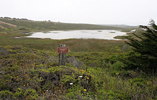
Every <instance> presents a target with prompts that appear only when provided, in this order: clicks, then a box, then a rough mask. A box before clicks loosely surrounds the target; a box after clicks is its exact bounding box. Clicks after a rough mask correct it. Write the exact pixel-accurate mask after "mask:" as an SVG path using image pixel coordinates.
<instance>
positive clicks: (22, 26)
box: [0, 17, 133, 30]
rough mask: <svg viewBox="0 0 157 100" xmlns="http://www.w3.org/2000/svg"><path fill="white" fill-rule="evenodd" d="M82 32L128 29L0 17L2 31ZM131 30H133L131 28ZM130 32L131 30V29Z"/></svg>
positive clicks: (113, 26)
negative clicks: (83, 30) (85, 30)
mask: <svg viewBox="0 0 157 100" xmlns="http://www.w3.org/2000/svg"><path fill="white" fill-rule="evenodd" d="M13 28H14V29H17V30H80V29H89V30H92V29H99V30H102V29H114V30H123V29H124V28H126V27H122V26H119V25H118V26H115V25H93V24H71V23H60V22H51V21H33V20H28V19H25V18H22V19H19V18H10V17H0V30H6V29H13ZM129 28H132V29H133V27H131V26H129ZM129 30H130V29H129Z"/></svg>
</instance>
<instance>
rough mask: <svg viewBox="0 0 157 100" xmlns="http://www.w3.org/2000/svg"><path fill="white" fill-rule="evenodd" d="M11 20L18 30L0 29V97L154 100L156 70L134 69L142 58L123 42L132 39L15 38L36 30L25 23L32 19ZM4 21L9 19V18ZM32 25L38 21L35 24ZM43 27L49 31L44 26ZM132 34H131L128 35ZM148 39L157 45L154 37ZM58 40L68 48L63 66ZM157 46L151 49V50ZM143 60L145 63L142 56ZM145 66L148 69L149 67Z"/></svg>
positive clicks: (156, 96) (156, 79) (156, 86)
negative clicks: (61, 64) (58, 50)
mask: <svg viewBox="0 0 157 100" xmlns="http://www.w3.org/2000/svg"><path fill="white" fill-rule="evenodd" d="M1 20H2V19H1ZM3 21H4V19H3ZM13 21H14V20H11V24H16V25H17V26H16V28H12V27H11V28H9V27H8V28H6V29H2V30H1V31H0V32H1V34H0V46H1V47H0V98H1V99H3V100H6V99H8V100H11V99H12V100H17V99H19V100H20V99H26V100H33V99H37V100H44V99H45V100H60V99H64V100H69V99H71V100H75V99H76V100H90V99H92V100H103V99H104V100H108V99H110V100H156V99H157V95H156V93H157V77H156V74H154V73H151V72H145V71H143V70H141V69H139V68H138V67H137V66H139V65H138V62H140V61H142V60H138V59H136V57H139V58H140V57H141V54H140V53H137V52H135V51H134V50H133V49H132V47H130V46H129V44H128V45H126V43H125V41H128V43H130V42H129V40H126V39H125V40H118V41H117V40H97V39H66V40H51V39H36V38H33V39H30V38H18V39H17V38H15V37H20V36H28V35H29V34H25V33H26V32H30V31H35V30H36V28H34V27H35V26H29V25H30V23H31V21H25V22H23V21H21V20H20V21H19V20H15V22H16V23H15V22H14V23H13ZM5 22H7V23H10V22H9V20H7V21H5ZM20 23H23V24H20ZM28 23H29V24H28ZM33 23H37V25H40V24H39V22H33ZM41 23H43V22H41ZM47 23H49V22H47ZM19 25H23V27H24V25H25V27H24V28H26V25H28V27H27V28H29V29H28V30H23V29H20V30H19V28H17V27H21V26H19ZM32 25H35V24H32ZM41 25H42V24H41ZM153 25H154V24H153ZM6 27H7V26H6ZM31 27H32V28H31ZM67 27H68V26H67ZM64 28H65V27H64ZM58 29H60V28H58ZM37 30H38V31H41V30H40V29H37ZM47 30H49V29H45V31H47ZM142 32H143V31H142V30H140V33H139V31H138V35H140V36H143V35H142ZM153 32H154V31H153ZM111 34H112V33H111ZM155 34H156V33H155ZM130 36H133V34H132V33H130ZM134 37H136V36H133V38H134ZM131 39H132V38H131ZM134 39H138V37H136V38H134ZM138 40H139V39H138ZM152 40H153V41H154V42H153V43H154V44H155V43H156V39H155V38H153V39H152ZM59 44H66V45H67V47H69V53H68V54H67V59H66V66H59V62H58V53H57V47H58V46H59ZM154 44H152V45H154ZM153 47H154V48H156V46H153ZM146 50H147V49H146ZM156 50H157V49H155V51H153V52H155V54H156ZM143 55H144V54H143ZM142 57H143V58H144V57H145V56H142ZM148 58H150V59H156V56H153V57H152V56H150V55H149V57H148ZM125 61H128V62H127V63H126V62H125ZM129 61H130V62H129ZM140 63H141V62H140ZM145 63H146V64H147V60H146V59H145ZM131 64H132V65H131ZM133 65H134V66H133ZM131 66H133V67H134V68H133V69H132V67H131ZM142 66H145V65H142ZM145 68H148V65H147V67H145Z"/></svg>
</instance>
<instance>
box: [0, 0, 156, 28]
mask: <svg viewBox="0 0 157 100" xmlns="http://www.w3.org/2000/svg"><path fill="white" fill-rule="evenodd" d="M0 17H11V18H27V19H30V20H35V21H45V20H50V21H54V22H64V23H87V24H125V25H148V24H149V21H150V20H151V19H153V20H154V21H156V22H157V0H0Z"/></svg>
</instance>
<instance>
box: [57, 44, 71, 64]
mask: <svg viewBox="0 0 157 100" xmlns="http://www.w3.org/2000/svg"><path fill="white" fill-rule="evenodd" d="M68 50H69V48H68V47H66V44H60V45H59V47H58V48H57V52H58V53H59V66H61V65H63V66H65V64H66V53H68Z"/></svg>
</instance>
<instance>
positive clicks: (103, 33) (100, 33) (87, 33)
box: [27, 30, 126, 40]
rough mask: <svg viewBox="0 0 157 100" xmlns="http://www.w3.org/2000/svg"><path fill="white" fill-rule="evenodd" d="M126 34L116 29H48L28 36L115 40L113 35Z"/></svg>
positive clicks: (59, 38)
mask: <svg viewBox="0 0 157 100" xmlns="http://www.w3.org/2000/svg"><path fill="white" fill-rule="evenodd" d="M122 35H126V33H125V32H120V31H118V30H69V31H50V32H47V33H44V32H35V33H33V34H32V35H30V36H27V37H28V38H42V39H44V38H50V39H56V40H61V39H108V40H116V39H114V37H115V36H122Z"/></svg>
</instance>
